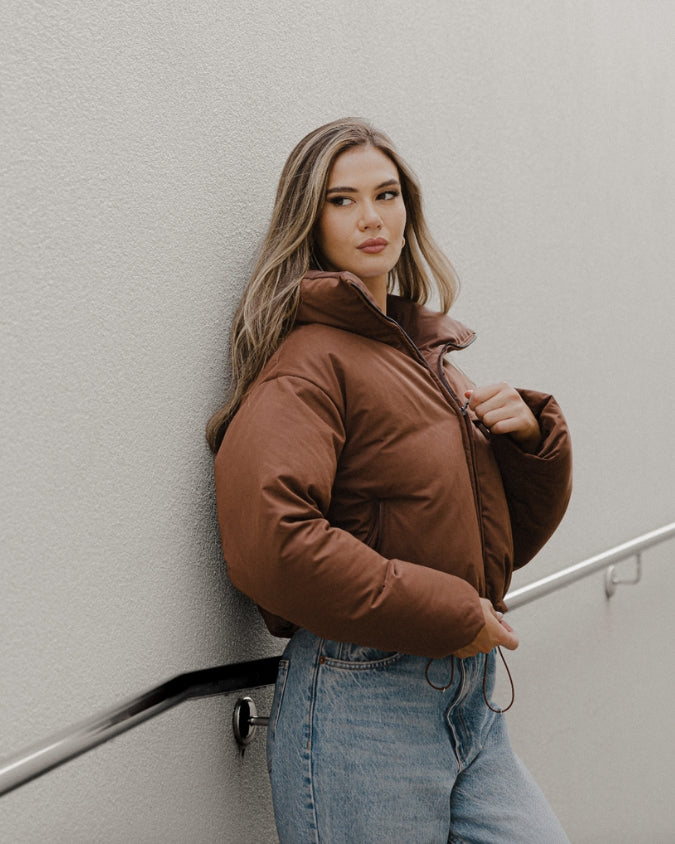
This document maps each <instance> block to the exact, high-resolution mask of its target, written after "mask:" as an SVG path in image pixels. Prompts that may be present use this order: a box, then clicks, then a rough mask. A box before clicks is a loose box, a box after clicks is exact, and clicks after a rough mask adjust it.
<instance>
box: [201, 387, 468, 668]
mask: <svg viewBox="0 0 675 844" xmlns="http://www.w3.org/2000/svg"><path fill="white" fill-rule="evenodd" d="M344 441H345V431H344V426H343V417H342V413H341V411H340V408H338V407H337V406H336V404H335V403H334V401H333V399H332V398H331V397H330V396H329V395H328V394H327V393H326V392H325V391H324V390H322V389H321V388H320V387H318V386H317V385H315V384H313V383H312V382H310V381H308V380H305V379H303V378H300V377H296V376H292V375H281V376H278V377H275V378H273V379H270V380H267V381H263V382H262V383H258V384H257V385H256V386H254V388H253V389H252V390H251V392H250V393H249V394H248V395H247V397H246V398H245V400H244V402H243V403H242V405H241V407H240V409H239V410H238V412H237V414H236V415H235V417H234V419H233V420H232V422H231V424H230V426H229V428H228V430H227V432H226V435H225V437H224V440H223V443H222V445H221V447H220V450H219V452H218V455H217V457H216V462H215V481H216V499H217V507H218V521H219V525H220V532H221V538H222V545H223V552H224V556H225V559H226V562H227V566H228V574H229V577H230V579H231V581H232V583H233V584H234V585H235V586H236V587H237V588H239V589H240V590H241V591H242V592H244V593H245V594H247V595H248V596H249V597H251V598H252V599H253V600H254V601H255V602H256V603H257V604H258V605H259V606H260V607H261V608H264V610H266V611H267V614H272V615H275V616H279V617H281V618H283V619H286V620H287V621H289V622H291V623H292V624H294V625H297V626H300V627H305V628H307V629H308V630H310V631H311V632H313V633H314V634H316V635H318V636H324V637H326V638H330V639H335V640H339V641H350V642H355V643H357V644H360V645H364V646H371V647H376V648H381V649H383V650H392V651H402V652H405V653H412V654H417V655H421V656H428V657H440V656H446V655H447V654H449V653H452V652H453V651H455V650H457V649H459V648H461V647H463V646H464V645H466V644H468V643H469V642H471V641H472V640H473V639H474V638H475V636H476V635H477V633H478V632H479V630H480V629H481V628H482V626H483V624H484V621H483V614H482V609H481V605H480V601H479V597H478V593H477V592H476V590H475V589H474V588H473V586H471V585H470V584H469V583H467V582H466V581H464V580H463V579H461V578H458V577H455V576H453V575H450V574H446V573H444V572H440V571H437V570H435V569H431V568H428V567H425V566H420V565H416V564H413V563H410V562H406V561H404V560H396V559H386V558H385V557H383V556H381V555H380V554H378V553H377V552H376V551H375V550H373V549H372V548H370V547H369V546H367V545H366V544H364V543H363V542H361V541H360V540H358V539H357V538H356V537H354V536H352V535H351V534H350V533H348V532H347V531H344V530H342V529H340V528H338V527H336V526H334V525H332V524H330V523H329V522H328V520H327V519H326V514H327V513H328V509H329V505H330V501H331V491H332V487H333V483H334V479H335V473H336V469H337V465H338V460H339V457H340V453H341V450H342V447H343V445H344ZM263 614H264V615H265V613H263Z"/></svg>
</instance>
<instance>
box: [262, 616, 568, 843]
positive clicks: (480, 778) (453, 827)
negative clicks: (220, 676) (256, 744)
mask: <svg viewBox="0 0 675 844" xmlns="http://www.w3.org/2000/svg"><path fill="white" fill-rule="evenodd" d="M484 661H485V657H484V656H483V655H479V656H477V657H472V658H470V659H464V660H455V673H454V679H453V682H452V685H451V686H450V687H449V688H448V689H447V690H446V691H443V692H441V691H437V690H435V689H433V688H432V687H431V685H430V684H429V683H428V682H427V681H426V680H425V676H424V670H425V667H426V665H427V660H426V659H423V658H421V657H415V656H407V655H405V654H400V653H386V652H384V651H379V650H376V649H374V648H363V647H360V646H357V645H351V644H345V643H340V642H332V641H328V640H325V639H319V638H317V637H316V636H314V635H312V634H311V633H308V632H307V631H306V630H299V631H298V632H297V633H296V634H295V635H294V636H293V638H292V639H291V641H290V642H289V644H288V647H287V648H286V651H285V653H284V657H283V659H282V661H281V663H280V665H279V675H278V678H277V684H276V689H275V694H274V701H273V704H272V711H271V715H270V725H269V730H268V740H267V761H268V767H269V770H270V778H271V783H272V797H273V801H274V813H275V817H276V822H277V829H278V832H279V839H280V842H281V844H309V843H310V842H313V844H376V843H377V842H387V844H397V842H400V844H410V842H413V841H414V842H419V844H448V842H476V844H477V843H478V842H480V844H558V842H561V844H562V842H566V843H567V844H569V842H568V839H567V836H566V835H565V833H564V832H563V830H562V828H561V826H560V824H559V822H558V820H557V818H556V817H555V815H554V814H553V812H552V810H551V808H550V807H549V805H548V803H547V802H546V798H545V797H544V795H543V794H542V793H541V791H540V790H539V788H538V787H537V785H536V784H535V782H534V781H533V779H532V778H531V776H530V775H529V773H528V772H527V770H526V769H525V768H524V766H523V765H522V763H521V762H520V760H519V759H518V758H517V756H516V755H515V754H514V752H513V750H512V748H511V744H510V741H509V737H508V734H507V731H506V722H505V719H504V716H503V715H499V714H496V713H495V712H492V711H491V710H490V709H489V708H488V707H487V705H486V703H485V700H484V697H483V669H484V664H485V663H484ZM451 670H452V659H451V658H447V659H442V660H435V661H434V662H433V663H432V665H431V668H430V671H429V679H430V681H431V682H432V683H434V684H435V685H438V686H442V685H445V684H446V683H447V682H448V680H449V678H450V674H451ZM494 674H495V660H494V653H493V654H490V656H489V665H488V675H487V681H488V682H487V694H488V699H489V695H490V694H491V691H492V689H493V686H494Z"/></svg>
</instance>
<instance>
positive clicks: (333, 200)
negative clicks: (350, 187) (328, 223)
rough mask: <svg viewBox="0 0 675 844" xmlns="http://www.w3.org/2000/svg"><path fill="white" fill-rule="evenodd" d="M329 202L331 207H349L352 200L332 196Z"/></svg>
mask: <svg viewBox="0 0 675 844" xmlns="http://www.w3.org/2000/svg"><path fill="white" fill-rule="evenodd" d="M328 201H329V202H330V204H331V205H338V206H340V207H343V206H345V205H349V204H350V203H351V201H352V200H351V199H350V198H349V197H348V196H331V197H330V199H329V200H328Z"/></svg>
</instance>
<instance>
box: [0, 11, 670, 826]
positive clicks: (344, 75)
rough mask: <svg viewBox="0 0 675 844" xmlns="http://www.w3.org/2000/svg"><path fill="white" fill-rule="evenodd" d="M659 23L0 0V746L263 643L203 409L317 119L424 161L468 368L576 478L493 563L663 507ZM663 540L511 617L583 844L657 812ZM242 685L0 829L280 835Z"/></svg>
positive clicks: (553, 788) (666, 367) (209, 403)
mask: <svg viewBox="0 0 675 844" xmlns="http://www.w3.org/2000/svg"><path fill="white" fill-rule="evenodd" d="M674 28H675V6H673V5H672V4H671V3H669V2H666V0H663V2H657V1H656V0H640V2H638V0H632V1H631V0H604V2H602V1H601V0H589V2H571V0H567V2H557V3H552V2H543V3H542V2H527V1H526V0H506V2H501V0H487V2H480V3H474V2H468V1H467V2H458V1H457V0H435V1H434V2H431V0H430V2H425V3H423V4H410V3H409V2H403V0H391V2H385V3H373V2H370V0H366V1H365V2H363V0H362V2H358V3H357V2H354V0H346V2H343V3H316V2H310V0H296V2H290V0H284V2H275V3H268V2H266V0H247V2H241V0H227V2H215V0H193V2H190V3H187V2H169V3H167V2H164V0H147V2H143V3H135V2H132V0H113V1H112V2H105V3H103V2H91V1H90V0H61V2H38V0H35V2H24V0H21V2H19V0H5V2H4V3H3V4H2V5H1V6H0V86H1V90H2V114H1V119H0V133H1V137H0V178H1V180H2V184H1V186H0V195H1V196H2V212H1V213H2V220H1V223H0V238H1V240H0V249H1V267H2V269H1V273H2V287H1V294H0V295H1V300H0V326H1V329H2V332H1V339H0V352H1V355H2V380H1V382H0V383H1V384H2V395H1V399H0V414H1V419H0V421H1V424H2V432H3V436H2V440H1V444H2V445H1V447H2V464H1V465H2V478H3V483H2V484H1V485H0V521H1V524H2V528H1V529H2V541H1V551H0V554H1V557H0V559H1V571H2V590H1V593H2V597H1V601H2V621H1V622H0V630H1V632H2V648H1V651H0V653H1V654H2V656H1V657H0V659H1V676H2V689H3V693H2V695H0V756H4V755H8V754H10V753H13V752H14V751H16V750H18V749H20V748H21V747H22V746H24V745H26V744H29V743H31V742H32V741H34V740H35V739H38V738H40V737H42V736H45V735H47V734H49V733H51V732H53V731H54V730H56V729H58V728H60V727H61V726H63V725H65V724H68V723H72V722H74V721H77V720H79V719H80V718H83V717H85V716H87V715H89V714H90V713H92V712H95V711H96V710H98V709H99V708H101V707H103V706H106V705H108V704H110V703H113V702H116V701H118V700H120V699H123V698H125V697H127V696H129V695H131V694H134V693H135V692H137V691H140V690H142V689H144V688H145V687H147V686H150V685H153V684H155V683H157V682H160V681H162V680H164V679H167V678H168V677H171V676H173V675H174V674H177V673H179V672H182V671H188V670H192V669H195V668H200V667H205V666H208V665H212V664H218V663H221V662H228V661H233V660H242V659H248V658H253V657H257V656H261V655H265V654H267V653H273V652H276V650H277V648H278V645H277V644H276V643H275V642H273V641H272V640H270V639H269V638H268V637H267V636H266V634H265V633H264V631H263V629H262V627H261V624H260V623H259V621H258V620H257V617H256V616H255V613H254V612H253V611H252V609H251V607H250V606H249V604H248V602H247V601H246V600H245V599H243V598H241V597H240V596H238V595H236V594H235V593H234V592H233V591H232V590H231V588H230V587H229V585H228V583H227V581H226V578H225V575H224V573H223V568H222V565H221V563H220V557H219V548H218V541H217V536H216V531H215V523H214V514H213V501H212V488H211V481H210V458H209V455H208V453H207V450H206V447H205V445H204V442H203V436H202V430H203V423H204V421H205V419H206V417H207V416H208V414H209V413H210V412H211V411H212V410H213V409H214V408H215V407H216V406H217V405H218V403H219V401H220V396H221V394H222V391H223V387H224V375H223V370H224V363H225V355H226V343H227V330H228V324H229V319H230V316H231V313H232V309H233V306H234V304H235V302H236V301H237V299H238V296H239V293H240V290H241V286H242V283H243V280H244V277H245V274H246V268H247V266H248V263H249V260H250V255H251V250H252V248H253V247H254V245H255V244H256V242H257V239H258V237H259V236H260V234H261V231H262V228H263V226H264V221H265V218H266V216H267V214H268V211H269V208H270V205H271V200H272V194H273V189H274V184H275V182H276V179H277V177H278V173H279V169H280V167H281V164H282V162H283V160H284V158H285V156H286V154H287V152H288V151H289V150H290V148H291V146H292V145H293V144H294V143H295V142H296V141H297V140H298V139H299V138H300V137H301V136H302V135H303V134H304V133H305V132H306V131H308V130H309V129H311V128H313V127H315V126H316V125H318V124H320V123H322V122H324V121H326V120H329V119H332V118H334V117H336V116H339V115H343V114H349V113H352V114H359V115H364V116H368V117H371V118H372V119H373V120H374V121H375V122H376V123H377V124H378V125H380V126H381V127H382V128H384V129H386V130H387V131H389V132H390V134H391V135H392V136H393V137H394V139H395V140H396V142H397V144H398V146H399V148H400V149H401V151H402V152H403V153H404V155H406V156H407V158H408V159H409V160H410V161H411V163H412V164H413V166H414V167H415V169H416V170H417V171H418V173H419V175H420V177H421V179H422V182H423V184H424V186H425V188H426V197H427V210H428V214H429V217H430V220H431V223H432V225H433V228H434V230H435V232H436V233H437V236H438V239H439V240H440V242H441V243H442V244H443V245H444V246H445V247H446V249H447V251H448V253H449V254H450V256H451V258H452V259H453V261H454V263H455V264H456V266H457V268H458V270H459V272H460V275H461V276H462V279H463V282H464V290H463V293H462V297H461V299H460V301H459V303H458V305H457V306H456V308H455V314H456V315H457V316H458V317H459V318H461V319H463V320H465V321H466V322H468V323H469V324H471V325H472V326H474V327H476V328H477V329H478V331H479V335H480V339H479V342H478V343H477V344H475V346H474V347H473V348H472V349H471V350H470V352H467V353H466V355H465V357H464V358H463V359H462V360H461V361H460V362H461V363H462V365H463V366H464V368H465V369H467V370H468V371H469V372H470V373H471V374H472V375H473V376H474V377H475V378H476V379H477V380H479V381H489V380H497V379H505V380H510V381H512V382H513V383H516V384H519V385H520V384H522V385H529V386H533V387H537V388H542V389H549V390H551V391H552V392H554V393H555V394H556V396H557V397H558V398H559V399H560V401H561V402H562V404H563V405H564V407H565V409H566V411H567V413H568V416H569V419H570V423H571V426H572V430H573V433H574V438H575V446H576V490H575V496H574V499H573V503H572V505H571V508H570V512H569V514H568V516H567V518H566V520H565V522H564V524H563V526H562V527H561V529H560V531H559V532H558V534H557V535H556V537H555V538H554V539H553V541H552V542H551V543H550V545H549V546H548V547H547V548H546V549H545V550H544V552H542V554H541V555H540V557H539V559H538V561H537V563H536V564H535V565H534V566H533V567H532V568H531V569H529V570H526V571H525V572H524V573H523V574H522V575H521V576H520V579H519V581H518V582H519V583H523V582H526V581H527V580H531V579H534V578H536V577H539V576H542V575H543V574H547V573H549V572H551V571H553V570H555V569H557V568H560V567H563V566H565V565H568V564H570V563H573V562H577V561H578V560H581V559H583V558H584V557H587V556H590V555H591V554H594V553H597V552H599V551H601V550H604V549H605V548H607V547H609V546H611V545H614V544H617V543H619V542H621V541H623V540H626V539H629V538H631V537H633V536H635V535H637V534H639V533H642V532H644V531H646V530H649V529H651V528H653V527H657V526H659V525H661V524H665V523H666V522H669V521H671V520H672V519H673V513H674V511H675V508H674V506H673V505H674V504H675V495H674V493H673V474H674V471H673V470H674V469H675V458H674V457H673V453H674V451H673V448H672V439H673V435H672V419H673V417H674V416H675V413H674V411H675V400H674V398H673V390H672V375H671V361H672V358H673V351H674V343H673V339H672V330H671V328H670V322H671V321H672V314H673V305H674V294H673V284H672V267H673V266H675V244H674V239H673V236H672V232H673V220H674V217H675V164H674V161H673V152H672V137H673V136H674V135H675V58H674V54H673V51H672V33H673V30H674ZM672 553H673V552H672V546H671V547H670V548H667V547H664V548H662V549H659V550H658V551H653V552H650V553H649V555H648V556H647V557H646V559H645V579H644V581H645V582H644V583H643V584H641V585H640V586H638V587H635V588H633V589H629V588H628V587H626V588H625V589H624V590H622V591H621V592H620V593H619V594H617V596H616V597H615V598H614V599H613V601H612V602H611V603H610V604H607V603H606V601H605V599H604V597H603V594H602V588H601V584H600V580H599V579H597V578H594V579H593V580H591V581H590V582H585V583H583V584H579V585H578V586H575V587H571V588H570V589H568V590H567V591H565V592H564V593H559V595H556V596H552V597H549V598H546V599H544V600H542V601H541V602H539V603H538V604H536V605H533V606H531V607H528V608H523V609H521V610H519V611H518V612H517V614H516V613H514V616H513V623H514V625H515V626H516V627H517V628H518V630H519V632H520V633H521V637H522V646H521V649H520V650H519V651H518V653H517V654H515V655H514V656H513V657H512V659H511V660H510V662H511V664H512V667H513V671H514V675H515V677H516V683H517V690H518V698H517V704H516V708H515V710H514V712H513V713H512V717H511V716H509V717H510V723H511V725H512V728H511V729H512V734H513V738H514V743H515V744H516V746H517V748H518V749H519V751H520V752H521V755H522V756H523V757H524V758H525V760H526V762H527V763H528V765H529V766H530V767H531V768H532V769H533V770H534V771H535V773H536V774H537V777H538V778H539V780H540V782H541V783H542V785H543V786H544V788H545V790H546V791H547V793H548V794H549V796H550V798H551V800H552V802H553V803H554V805H555V808H556V809H557V811H558V812H559V814H560V816H561V818H562V820H563V822H564V823H565V825H566V827H567V829H568V831H569V833H570V836H571V838H572V839H573V840H574V841H575V842H596V841H613V842H624V841H625V842H629V841H630V842H635V841H650V842H654V841H655V842H661V841H664V842H665V841H669V840H672V836H673V835H674V834H675V814H674V804H673V801H672V800H671V799H670V797H669V794H668V793H667V791H668V784H670V783H672V781H673V778H674V776H675V770H674V769H673V760H672V753H670V752H667V751H666V750H665V748H669V747H672V745H673V739H674V738H675V736H674V735H673V727H672V719H669V717H668V715H669V713H668V711H667V703H668V701H669V700H671V699H672V697H673V691H674V688H673V680H672V672H670V671H669V670H667V666H668V664H669V659H670V656H669V655H670V653H671V651H672V648H671V646H670V644H669V643H670V642H671V641H672V636H673V634H674V633H675V625H674V622H673V620H672V612H671V610H670V604H671V600H670V597H669V595H670V594H672V590H673V587H674V586H675V583H674V581H673V574H672V566H669V565H668V564H669V560H670V559H672ZM664 669H665V670H664ZM256 699H257V701H258V703H259V708H260V709H261V710H264V709H265V708H266V706H268V705H269V691H266V692H263V693H257V694H256ZM231 703H232V702H231V701H230V700H208V701H203V702H194V703H191V704H188V705H185V706H183V707H181V708H180V709H178V710H175V711H173V712H171V713H168V714H166V715H164V716H162V717H161V718H159V719H156V720H155V721H153V722H151V723H149V724H146V725H144V726H143V727H140V728H139V729H137V730H135V731H134V732H132V733H130V734H127V735H125V736H123V737H120V738H118V739H117V740H115V741H114V742H113V743H112V744H110V745H107V746H104V747H102V748H99V749H98V750H96V751H95V752H93V753H91V754H90V755H88V756H86V757H82V758H80V759H78V760H76V761H74V762H72V763H70V764H69V765H67V766H66V767H64V768H61V769H60V770H58V771H56V772H53V773H51V774H49V775H48V776H46V777H44V778H43V779H41V780H39V781H37V782H35V783H32V784H30V785H28V786H26V787H25V788H24V789H22V790H21V791H18V792H15V793H13V794H11V795H9V796H7V797H5V798H4V799H3V800H2V805H1V806H0V839H1V840H3V841H4V840H7V841H10V840H11V841H13V842H43V841H54V842H92V841H101V842H126V841H143V842H160V841H161V842H185V841H190V842H215V841H227V842H267V841H273V840H274V834H273V832H272V822H271V818H270V808H269V792H268V786H267V781H266V773H265V765H264V752H263V743H262V741H258V742H256V743H255V744H254V745H253V746H252V747H251V748H250V749H249V750H248V751H247V753H246V756H245V757H244V759H241V758H240V757H239V755H238V752H237V750H236V748H235V746H234V744H233V741H232V738H231V732H230V726H229V721H230V716H231Z"/></svg>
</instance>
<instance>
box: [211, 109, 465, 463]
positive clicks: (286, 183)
mask: <svg viewBox="0 0 675 844" xmlns="http://www.w3.org/2000/svg"><path fill="white" fill-rule="evenodd" d="M367 145H370V146H373V147H375V148H377V149H379V150H380V151H381V152H383V153H384V154H385V155H386V156H388V157H389V158H390V159H391V160H392V162H393V163H394V165H395V166H396V168H397V170H398V173H399V180H400V183H401V195H402V197H403V201H404V203H405V208H406V216H407V218H406V225H405V232H404V234H405V246H404V247H403V251H402V252H401V255H400V258H399V260H398V262H397V264H396V266H395V267H394V268H393V269H392V270H391V272H390V273H389V278H388V290H389V292H394V291H396V292H397V293H398V294H399V295H400V296H402V297H404V298H406V299H410V300H411V301H413V302H418V303H420V304H424V303H425V302H426V301H427V300H428V299H429V297H430V295H432V294H433V292H434V291H436V292H437V293H438V295H439V299H440V304H441V308H442V310H443V312H444V313H447V311H448V310H449V309H450V306H451V305H452V302H453V300H454V299H455V297H456V295H457V292H458V289H459V282H458V279H457V275H456V273H455V271H454V269H453V267H452V265H451V263H450V262H449V261H448V259H447V257H446V256H445V255H444V254H443V252H442V251H441V249H440V248H439V247H438V246H437V245H436V243H435V242H434V239H433V238H432V237H431V234H430V232H429V229H428V227H427V224H426V221H425V219H424V214H423V212H422V194H421V190H420V186H419V182H418V181H417V177H416V176H415V174H414V173H413V171H412V170H411V169H410V167H409V166H408V165H407V164H406V163H405V161H404V160H403V159H402V158H401V157H400V155H399V154H398V153H397V152H396V150H395V149H394V146H393V144H392V142H391V140H390V139H389V138H388V137H387V135H385V134H384V133H383V132H380V131H378V130H377V129H375V128H373V127H372V126H371V125H370V124H369V123H368V122H367V121H365V120H362V119H359V118H345V119H342V120H335V121H333V122H331V123H327V124H325V125H324V126H320V127H319V128H318V129H315V130H314V131H313V132H310V133H309V134H308V135H306V136H305V137H304V138H303V139H302V140H301V141H300V143H299V144H298V145H297V146H296V147H295V149H294V150H293V151H292V152H291V154H290V155H289V157H288V160H287V161H286V164H285V165H284V168H283V170H282V173H281V178H280V180H279V186H278V188H277V194H276V199H275V202H274V209H273V211H272V219H271V221H270V224H269V228H268V230H267V234H266V235H265V238H264V241H263V243H262V247H261V249H260V252H259V255H258V259H257V261H256V264H255V267H254V269H253V272H252V274H251V278H250V280H249V282H248V285H247V287H246V290H245V291H244V295H243V297H242V299H241V302H240V303H239V307H238V308H237V310H236V312H235V315H234V319H233V321H232V331H231V335H230V349H231V381H230V391H229V396H228V398H227V401H226V403H225V404H224V405H223V406H222V407H221V408H220V409H219V410H218V411H216V413H214V414H213V416H212V417H211V418H210V419H209V421H208V424H207V426H206V439H207V442H208V444H209V446H210V448H211V450H212V451H213V452H214V453H215V452H216V451H217V450H218V448H219V447H220V443H221V442H222V439H223V436H224V434H225V431H226V429H227V426H228V424H229V422H230V420H231V419H232V417H233V416H234V414H235V413H236V412H237V409H238V408H239V405H240V404H241V400H242V398H243V396H244V393H245V392H246V390H247V389H248V388H249V387H250V385H251V384H252V383H253V381H254V380H255V379H256V378H257V376H258V375H259V374H260V372H261V370H262V369H263V367H264V366H265V364H266V363H267V361H268V360H269V358H270V357H271V356H272V354H274V352H275V351H276V349H277V348H278V347H279V344H280V343H281V341H282V340H283V339H284V337H285V336H286V335H287V334H288V332H289V331H290V330H291V328H292V327H293V323H294V320H295V315H296V311H297V307H298V302H299V296H300V282H301V281H302V279H303V277H304V276H305V274H306V273H307V271H308V270H315V269H322V266H321V260H322V258H321V253H320V249H319V247H318V243H317V239H316V223H317V219H318V217H319V214H320V213H321V210H322V207H323V204H324V202H325V194H326V189H327V186H328V177H329V174H330V170H331V167H332V166H333V162H334V161H335V159H336V158H337V157H338V156H339V155H340V154H341V153H343V152H344V151H345V150H348V149H351V148H352V147H357V146H367Z"/></svg>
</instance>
